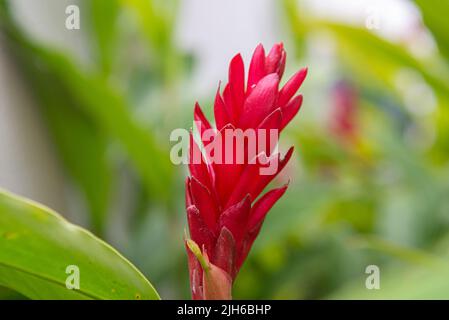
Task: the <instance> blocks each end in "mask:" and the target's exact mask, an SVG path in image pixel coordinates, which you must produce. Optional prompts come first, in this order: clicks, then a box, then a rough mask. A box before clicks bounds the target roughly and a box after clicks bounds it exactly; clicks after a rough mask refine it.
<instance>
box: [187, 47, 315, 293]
mask: <svg viewBox="0 0 449 320" xmlns="http://www.w3.org/2000/svg"><path fill="white" fill-rule="evenodd" d="M285 60H286V53H285V51H284V48H283V45H282V43H280V44H276V45H275V46H273V48H272V49H271V51H270V52H269V53H268V55H265V51H264V48H263V46H262V45H259V46H258V47H257V48H256V50H255V51H254V54H253V57H252V60H251V64H250V67H249V73H248V80H247V83H246V86H245V71H244V64H243V60H242V57H241V55H240V54H237V55H236V56H235V57H234V58H233V59H232V61H231V63H230V66H229V83H228V84H227V85H226V86H225V87H224V90H223V93H222V94H220V90H218V91H217V94H216V98H215V103H214V115H215V123H216V130H215V129H214V128H212V126H211V124H210V123H209V121H208V120H207V118H206V117H205V116H204V114H203V112H202V110H201V108H200V106H199V105H198V103H197V104H196V105H195V111H194V119H195V122H196V125H197V127H198V131H199V133H200V134H201V142H202V146H203V147H205V148H206V150H207V148H211V146H212V148H216V149H215V151H214V152H217V150H219V151H223V152H222V154H221V155H220V156H218V157H219V158H220V157H221V158H220V160H223V161H216V158H215V161H211V159H210V154H206V155H205V154H204V152H202V151H201V149H200V147H199V146H198V145H197V143H196V142H195V140H194V139H193V136H192V134H191V136H190V152H189V170H190V174H191V176H190V177H187V180H186V209H187V220H188V225H189V230H190V237H191V240H187V242H186V244H187V253H188V260H189V271H190V285H191V290H192V298H193V299H214V298H215V299H216V298H218V299H227V298H231V293H230V288H231V286H232V283H233V281H234V279H235V277H236V276H237V273H238V271H239V270H240V267H241V266H242V264H243V261H244V260H245V259H246V257H247V255H248V252H249V250H250V248H251V246H252V244H253V242H254V240H255V238H256V237H257V235H258V233H259V231H260V229H261V227H262V223H263V221H264V219H265V216H266V214H267V213H268V211H269V210H270V209H271V208H272V207H273V205H274V204H275V203H276V201H277V200H278V199H279V198H280V197H281V196H282V195H283V194H284V192H285V191H286V189H287V185H285V186H283V187H281V188H278V189H273V190H271V191H268V192H267V193H265V194H264V195H263V196H261V197H259V195H260V194H261V192H262V191H263V190H264V189H265V187H266V186H267V185H268V183H270V182H271V181H272V180H273V179H274V177H275V176H276V175H277V174H278V173H279V172H280V171H281V170H282V169H283V168H284V167H285V165H286V164H287V162H288V161H289V159H290V157H291V155H292V152H293V147H291V148H290V149H289V150H288V152H287V153H286V155H285V156H284V157H283V158H281V156H280V154H279V153H274V151H273V149H274V146H275V144H276V143H277V141H269V140H268V138H260V137H259V136H257V138H256V144H257V146H258V147H259V148H258V151H259V153H258V154H257V156H256V157H255V159H251V157H250V155H249V152H248V149H249V145H248V142H245V143H243V147H244V162H243V163H240V162H238V161H236V155H235V153H236V147H238V144H237V143H235V144H234V145H229V143H228V141H227V140H223V139H222V136H223V134H224V132H225V131H231V133H232V132H236V131H237V130H239V129H242V130H248V129H254V130H260V129H266V130H268V129H271V130H276V132H280V131H282V129H284V127H285V126H286V125H287V124H288V123H289V122H290V121H291V120H292V119H293V117H294V116H295V115H296V113H297V112H298V111H299V109H300V107H301V104H302V95H296V96H295V94H296V92H297V91H298V89H299V87H300V86H301V84H302V82H303V81H304V79H305V77H306V74H307V69H302V70H300V71H298V72H297V73H296V74H295V75H294V76H293V77H292V78H291V79H290V80H289V81H288V82H287V83H286V84H285V85H284V86H283V88H282V89H279V81H280V78H281V77H282V74H283V73H284V69H285ZM207 132H209V133H210V132H212V134H209V137H206V136H207V134H206V133H207ZM262 137H263V136H262ZM261 139H264V141H261ZM265 139H267V140H266V141H265ZM219 142H220V144H218V143H219ZM240 146H242V143H240ZM209 150H210V149H209ZM260 151H261V152H260ZM230 153H233V154H232V156H231V157H232V159H231V160H233V161H231V163H229V162H228V161H227V160H225V156H226V155H228V154H230ZM211 154H212V153H211ZM195 157H199V160H200V161H194V159H195ZM196 159H198V158H196ZM250 160H254V161H252V162H251V161H250ZM267 165H275V167H276V170H275V171H274V172H273V173H272V174H268V175H267V174H263V173H262V171H261V168H263V167H264V166H267ZM200 248H201V249H200Z"/></svg>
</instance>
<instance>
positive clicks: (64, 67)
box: [0, 8, 173, 201]
mask: <svg viewBox="0 0 449 320" xmlns="http://www.w3.org/2000/svg"><path fill="white" fill-rule="evenodd" d="M0 9H1V8H0ZM0 16H4V19H3V21H2V20H0V26H1V27H3V28H4V29H5V31H6V35H7V36H8V37H9V40H10V43H9V44H10V45H11V46H12V48H13V50H14V51H15V52H14V53H15V55H17V56H19V57H20V58H22V59H23V61H26V63H27V64H29V65H31V66H34V67H35V70H34V72H36V73H43V72H45V73H48V74H49V75H51V76H52V77H53V81H55V82H57V83H59V84H60V85H61V87H62V88H63V90H64V92H63V94H65V95H69V96H71V97H74V98H75V99H76V100H77V106H78V108H79V109H80V111H82V113H83V114H84V115H85V116H86V117H88V118H89V120H90V121H92V122H93V123H95V124H96V126H97V127H98V129H99V130H100V131H101V132H102V133H103V134H105V135H107V136H110V137H111V138H113V139H114V140H117V141H118V142H119V143H120V145H121V146H122V147H123V149H124V150H125V151H126V153H127V154H128V156H129V158H130V160H131V162H132V164H133V165H134V167H135V169H136V171H137V172H138V173H139V176H140V177H141V179H142V182H143V184H144V185H145V186H146V189H147V190H148V191H149V192H150V194H151V196H152V197H153V198H156V199H159V200H162V201H164V200H168V199H169V195H170V190H169V185H170V183H171V181H172V174H173V170H172V166H171V164H170V162H169V159H168V158H167V157H166V154H167V148H168V146H167V145H166V144H163V143H161V142H159V141H158V139H157V137H156V135H155V134H153V132H151V131H150V130H147V129H146V128H144V127H143V126H142V125H140V123H138V121H137V120H136V119H134V117H133V115H132V112H131V111H130V109H131V108H130V106H129V105H128V104H127V101H126V100H125V98H124V97H123V95H122V94H120V92H119V90H117V88H115V87H113V86H112V85H111V84H110V83H109V82H108V81H107V79H105V78H104V77H102V76H101V75H98V74H94V73H90V72H87V71H86V70H83V69H82V68H81V67H80V66H78V65H76V64H75V63H74V62H73V61H72V60H71V59H69V58H68V57H66V56H65V55H63V54H61V53H59V52H58V51H55V50H51V49H48V48H46V47H43V46H40V45H37V44H35V43H33V42H32V41H31V40H30V39H28V38H27V37H26V36H25V35H24V34H23V33H22V32H21V30H20V29H19V28H18V27H17V26H16V24H15V22H14V21H12V19H11V17H10V15H9V14H8V13H7V12H6V11H2V10H0ZM1 23H3V24H4V26H2V25H1ZM60 103H61V105H63V106H66V105H67V102H66V101H60ZM161 181H165V182H168V183H167V184H165V185H166V186H167V187H165V188H161V183H160V182H161Z"/></svg>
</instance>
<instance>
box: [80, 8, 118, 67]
mask: <svg viewBox="0 0 449 320" xmlns="http://www.w3.org/2000/svg"><path fill="white" fill-rule="evenodd" d="M85 2H86V7H88V8H89V9H90V10H89V13H90V22H91V25H92V30H93V33H92V38H93V39H92V42H93V46H94V47H95V48H96V49H97V56H98V61H99V65H100V66H101V69H102V72H103V74H105V75H108V74H109V73H110V72H111V68H112V63H113V59H114V52H115V51H114V49H115V45H116V43H115V41H116V39H115V37H116V33H117V30H116V27H117V18H118V14H119V9H120V6H119V3H118V0H87V1H85Z"/></svg>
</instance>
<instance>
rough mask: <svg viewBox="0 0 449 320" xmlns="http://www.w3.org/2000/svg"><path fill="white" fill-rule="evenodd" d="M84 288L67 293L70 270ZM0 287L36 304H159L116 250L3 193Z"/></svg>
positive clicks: (42, 209) (50, 213)
mask: <svg viewBox="0 0 449 320" xmlns="http://www.w3.org/2000/svg"><path fill="white" fill-rule="evenodd" d="M71 265H74V266H77V267H78V268H79V271H80V273H79V276H80V278H79V279H80V289H79V290H68V289H67V288H66V279H67V277H68V274H70V272H69V273H66V268H67V266H71ZM0 285H2V286H5V287H8V288H11V289H13V290H16V291H18V292H20V293H22V294H24V295H25V296H27V297H29V298H33V299H159V296H158V294H157V292H156V291H155V290H154V288H153V287H152V285H151V284H150V283H149V282H148V280H147V279H145V277H144V276H143V275H142V274H141V273H140V272H139V271H138V270H137V269H136V268H135V267H134V266H133V265H132V264H131V263H130V262H129V261H128V260H126V259H125V258H124V257H122V256H121V255H120V254H119V253H118V252H117V251H116V250H114V249H113V248H112V247H110V246H109V245H107V244H106V243H104V242H103V241H101V240H99V239H98V238H96V237H95V236H93V235H92V234H91V233H89V232H88V231H86V230H84V229H82V228H80V227H77V226H75V225H72V224H70V223H69V222H67V221H65V220H64V219H63V218H62V217H61V216H59V215H58V214H56V213H55V212H53V211H51V210H50V209H48V208H45V207H43V206H41V205H39V204H37V203H34V202H32V201H30V200H27V199H24V198H19V197H17V196H14V195H12V194H9V193H7V192H4V191H0Z"/></svg>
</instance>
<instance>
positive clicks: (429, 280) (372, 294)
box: [328, 264, 449, 300]
mask: <svg viewBox="0 0 449 320" xmlns="http://www.w3.org/2000/svg"><path fill="white" fill-rule="evenodd" d="M362 272H364V270H361V271H360V273H361V274H362ZM368 276H369V274H366V275H365V277H364V278H359V279H358V280H357V281H354V282H353V283H351V284H350V285H347V286H345V287H344V288H342V289H341V290H338V291H336V292H335V293H334V294H332V295H331V296H330V297H328V298H330V299H413V300H414V299H448V298H449V269H448V266H447V264H446V265H441V264H438V265H434V266H431V267H429V266H427V267H425V268H424V267H418V268H407V267H404V266H403V267H397V268H395V269H393V270H385V271H384V269H383V268H381V269H380V289H379V290H375V289H373V290H368V289H367V288H366V287H365V280H366V278H367V277H368Z"/></svg>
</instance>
